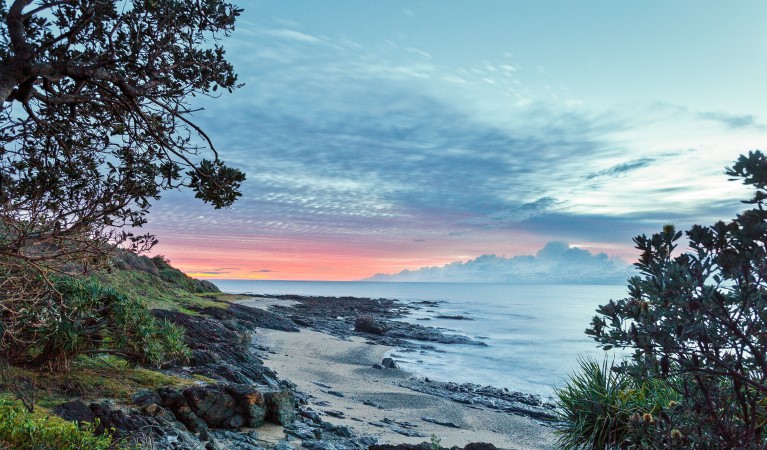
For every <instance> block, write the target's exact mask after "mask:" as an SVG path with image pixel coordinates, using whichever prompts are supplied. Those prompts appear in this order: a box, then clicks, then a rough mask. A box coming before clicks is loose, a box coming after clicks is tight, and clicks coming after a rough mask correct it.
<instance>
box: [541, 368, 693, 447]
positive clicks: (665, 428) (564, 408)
mask: <svg viewBox="0 0 767 450" xmlns="http://www.w3.org/2000/svg"><path fill="white" fill-rule="evenodd" d="M578 363H579V365H580V371H579V372H577V373H576V374H574V375H571V376H570V380H569V381H568V382H567V383H566V384H565V386H564V387H562V388H560V389H556V391H555V394H556V397H557V406H558V408H557V414H558V416H559V417H558V419H559V421H558V430H557V434H558V435H559V438H558V441H557V444H558V448H562V449H565V450H570V449H581V448H592V449H613V448H615V449H617V448H654V447H655V446H656V443H658V442H660V444H661V446H658V447H657V448H674V445H675V444H678V443H680V441H679V439H676V440H672V439H670V438H669V435H670V430H672V429H673V427H674V423H673V416H674V413H675V410H676V409H677V406H678V405H679V395H678V393H677V392H676V391H675V390H674V389H673V387H672V386H671V385H669V384H668V383H666V382H664V381H662V380H650V381H644V382H639V383H638V382H637V381H636V380H635V379H633V378H631V377H630V376H628V375H626V374H624V373H621V372H618V371H614V370H612V366H611V365H609V364H608V361H607V359H605V361H604V362H603V363H602V364H600V363H598V362H597V361H595V360H592V359H579V361H578Z"/></svg>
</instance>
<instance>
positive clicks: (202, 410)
mask: <svg viewBox="0 0 767 450" xmlns="http://www.w3.org/2000/svg"><path fill="white" fill-rule="evenodd" d="M184 397H186V400H187V402H188V404H189V407H190V408H191V410H192V411H193V412H194V413H195V414H196V415H197V417H199V418H201V419H202V420H204V421H205V423H207V424H208V426H211V427H222V428H239V427H233V426H232V422H230V421H229V419H230V418H231V417H232V416H234V415H235V414H237V411H236V410H235V408H236V406H237V403H236V402H235V401H234V398H233V397H232V396H231V395H229V394H228V393H226V392H225V391H224V390H223V389H220V388H217V387H214V386H196V387H191V388H187V389H185V390H184ZM240 426H242V424H240Z"/></svg>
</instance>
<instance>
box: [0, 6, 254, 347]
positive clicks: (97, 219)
mask: <svg viewBox="0 0 767 450" xmlns="http://www.w3.org/2000/svg"><path fill="white" fill-rule="evenodd" d="M240 12H241V10H240V9H239V8H237V7H236V6H235V5H233V4H231V3H229V2H227V1H225V0H133V1H130V0H120V1H118V0H0V309H1V310H2V311H0V313H2V314H4V315H7V314H11V315H14V314H18V311H19V309H23V308H21V306H20V304H19V303H18V302H19V301H23V302H32V303H33V304H35V305H40V304H41V303H40V302H45V301H47V300H46V299H49V295H48V294H49V291H50V289H51V288H52V284H51V283H50V281H49V280H47V278H46V277H47V275H48V274H49V273H51V272H66V273H72V272H87V271H88V270H89V269H90V268H92V267H94V266H98V265H103V263H104V262H105V258H103V257H102V255H103V254H105V253H107V252H108V250H109V249H111V248H114V246H115V245H122V246H127V247H129V248H131V249H133V250H144V249H147V248H149V247H151V246H152V245H153V244H154V243H155V242H156V241H155V239H154V237H153V236H151V235H148V234H144V235H134V234H133V231H132V228H133V227H140V226H141V225H143V224H144V223H145V222H146V216H147V213H148V211H149V208H150V206H151V203H152V202H153V201H155V200H157V199H159V198H160V195H161V193H162V191H164V190H166V189H172V188H179V187H187V188H189V189H191V190H192V191H194V192H195V195H196V197H197V198H199V199H201V200H202V201H203V202H207V203H210V204H211V205H213V206H214V207H215V208H222V207H227V206H229V205H231V204H232V202H234V201H235V200H236V198H237V197H238V196H239V195H240V193H239V188H240V185H241V183H242V181H243V180H244V174H243V173H242V172H240V171H239V170H237V169H234V168H231V167H228V166H226V165H225V164H224V163H223V162H222V161H221V160H219V158H218V153H217V152H216V149H215V147H214V146H213V143H212V142H211V140H210V139H209V138H208V136H207V135H206V134H205V132H204V131H203V130H202V129H201V128H200V127H199V126H197V125H196V124H195V123H194V122H193V121H192V120H191V116H190V115H191V114H192V113H193V112H194V111H193V110H192V109H191V106H190V99H191V97H193V96H197V95H208V96H213V95H218V92H221V91H230V92H231V91H232V90H234V89H236V88H237V87H238V82H237V76H236V74H235V73H234V70H233V67H232V65H231V64H230V63H229V62H228V61H227V60H226V58H225V52H224V49H223V48H222V47H221V46H220V45H219V44H218V39H219V38H220V37H223V36H226V35H228V34H229V33H230V32H231V31H232V30H233V29H234V23H235V19H236V18H237V17H238V15H239V14H240ZM59 301H60V300H59ZM22 306H23V305H22ZM5 331H8V330H5ZM8 339H13V336H10V335H8V334H7V333H4V335H3V340H4V343H7V342H8Z"/></svg>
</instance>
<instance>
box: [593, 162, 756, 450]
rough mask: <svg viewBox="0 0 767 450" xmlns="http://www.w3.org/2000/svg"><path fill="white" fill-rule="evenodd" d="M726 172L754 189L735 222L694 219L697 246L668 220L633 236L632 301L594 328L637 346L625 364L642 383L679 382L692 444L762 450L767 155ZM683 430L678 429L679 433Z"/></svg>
mask: <svg viewBox="0 0 767 450" xmlns="http://www.w3.org/2000/svg"><path fill="white" fill-rule="evenodd" d="M726 173H727V174H728V175H730V176H733V177H736V178H740V179H741V180H742V181H743V183H744V184H746V185H750V186H753V187H754V188H756V191H755V194H754V197H753V198H752V199H751V200H748V201H745V202H744V203H746V204H751V205H754V207H753V208H752V209H749V210H747V211H745V212H743V213H741V214H739V215H738V216H737V217H736V218H735V219H733V220H731V221H730V222H723V221H720V222H717V223H716V224H714V225H711V226H700V225H695V226H693V227H692V228H691V229H690V230H689V231H687V232H686V236H687V239H688V240H689V248H690V250H689V251H688V252H686V253H681V254H678V255H676V247H677V243H678V242H679V240H680V238H681V237H682V233H681V232H677V231H676V230H675V229H674V226H673V225H667V226H665V227H664V228H663V230H662V231H661V232H660V233H657V234H654V235H653V236H652V237H650V238H648V237H647V236H644V235H642V236H639V237H637V238H635V239H634V242H635V243H636V247H637V248H638V249H639V250H640V251H641V252H642V255H641V257H640V259H639V262H637V263H636V264H635V266H636V267H637V268H638V269H639V271H640V272H641V276H637V277H633V278H632V279H631V280H629V286H628V289H629V297H628V298H625V299H622V300H617V301H614V300H611V301H610V302H609V303H608V304H606V305H603V306H600V307H599V309H598V310H597V312H598V313H599V316H597V317H595V318H594V319H593V321H592V324H591V328H590V329H589V330H587V333H588V334H589V335H591V336H592V337H593V338H594V339H596V340H597V342H599V343H601V344H602V345H603V347H604V348H605V349H609V348H612V347H613V346H617V347H622V348H627V347H628V348H633V349H634V353H633V355H632V358H631V359H630V360H629V361H624V362H623V363H622V364H621V367H619V368H618V370H620V371H621V372H622V373H624V374H627V375H629V376H631V377H632V378H634V379H635V380H653V379H670V378H673V379H676V380H678V382H677V383H676V385H677V386H678V389H679V391H680V393H681V394H682V395H683V399H684V402H683V408H682V409H681V411H680V413H679V415H680V423H681V426H682V428H681V429H679V430H677V433H680V434H682V435H683V436H684V438H685V439H687V440H688V441H689V445H690V446H692V447H695V448H711V449H721V448H740V449H744V448H764V447H765V444H767V440H766V439H765V426H766V425H767V400H765V399H766V398H767V211H766V210H765V209H764V207H765V200H767V159H766V158H765V157H764V155H763V154H762V153H761V152H758V151H757V152H751V153H749V155H748V156H741V157H740V158H739V159H738V160H737V161H736V163H735V164H734V165H733V167H732V168H730V169H728V170H727V172H726ZM675 434H676V433H675Z"/></svg>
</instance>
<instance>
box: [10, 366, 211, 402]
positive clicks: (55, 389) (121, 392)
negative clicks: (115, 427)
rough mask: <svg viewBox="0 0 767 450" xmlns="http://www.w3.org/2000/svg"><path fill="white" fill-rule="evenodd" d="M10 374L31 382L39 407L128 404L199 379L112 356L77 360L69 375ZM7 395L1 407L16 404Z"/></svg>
mask: <svg viewBox="0 0 767 450" xmlns="http://www.w3.org/2000/svg"><path fill="white" fill-rule="evenodd" d="M9 370H11V371H13V372H12V373H11V374H10V375H11V376H15V377H26V378H29V379H31V380H32V381H33V383H34V384H35V386H37V388H38V389H39V390H40V393H41V395H40V401H39V405H40V406H43V407H49V406H53V405H56V404H58V403H61V402H62V401H65V400H66V399H67V398H69V397H79V398H84V399H98V398H113V399H115V400H117V401H129V400H130V399H131V398H132V397H133V395H134V394H135V393H136V392H138V391H140V390H143V389H156V388H159V387H163V386H178V387H182V386H190V385H193V384H196V383H197V382H198V381H206V382H208V381H212V380H207V379H206V380H198V379H194V378H193V379H189V378H181V377H178V376H174V375H168V374H165V373H162V372H159V371H155V370H150V369H144V368H137V367H130V366H129V365H128V364H127V362H126V361H125V360H123V359H121V358H118V357H115V356H103V357H83V356H81V357H78V358H77V359H76V360H75V361H74V362H73V364H72V367H71V370H70V371H68V372H63V371H54V372H48V371H44V370H31V369H28V368H21V367H11V368H9ZM11 399H13V396H12V395H11V394H10V393H2V394H0V406H8V405H9V404H13V405H15V404H16V403H15V401H13V402H9V400H11Z"/></svg>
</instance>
